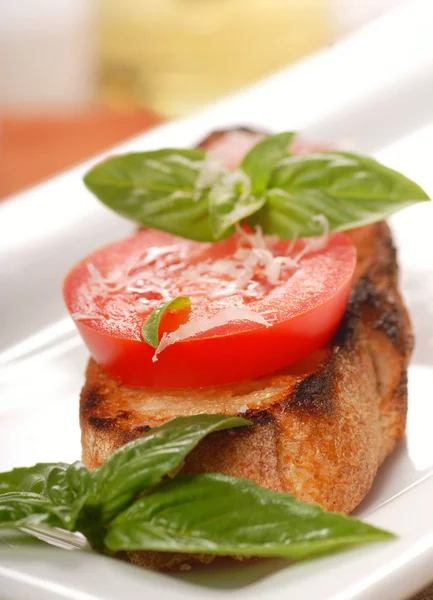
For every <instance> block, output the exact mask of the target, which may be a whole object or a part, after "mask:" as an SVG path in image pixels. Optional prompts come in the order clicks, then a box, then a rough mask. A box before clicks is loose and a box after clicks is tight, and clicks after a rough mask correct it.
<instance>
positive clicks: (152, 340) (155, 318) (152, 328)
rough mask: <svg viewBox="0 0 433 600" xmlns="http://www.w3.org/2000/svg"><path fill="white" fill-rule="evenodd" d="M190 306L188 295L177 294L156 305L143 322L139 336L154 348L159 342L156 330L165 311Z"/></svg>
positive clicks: (157, 330)
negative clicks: (171, 298)
mask: <svg viewBox="0 0 433 600" xmlns="http://www.w3.org/2000/svg"><path fill="white" fill-rule="evenodd" d="M187 308H191V300H190V299H189V298H188V296H177V297H176V298H174V299H173V300H169V301H168V302H166V303H165V304H162V305H161V306H158V308H156V309H155V310H154V311H153V312H152V314H151V315H149V317H148V318H147V319H146V320H145V322H144V323H143V327H142V329H141V336H142V338H143V340H144V341H145V342H147V343H148V344H149V345H150V346H152V347H153V348H156V347H157V346H158V343H159V339H158V332H159V325H160V323H161V319H162V317H163V316H164V314H165V313H166V312H167V311H173V310H184V309H187Z"/></svg>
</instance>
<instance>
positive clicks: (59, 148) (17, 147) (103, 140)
mask: <svg viewBox="0 0 433 600" xmlns="http://www.w3.org/2000/svg"><path fill="white" fill-rule="evenodd" d="M160 121H161V118H160V117H158V116H157V115H156V114H155V113H153V112H152V111H148V110H137V111H134V112H125V113H118V112H110V111H102V110H100V111H98V110H93V111H86V112H81V113H71V114H67V115H64V114H62V115H52V116H51V115H44V116H41V115H38V116H27V115H6V116H5V117H3V118H1V119H0V198H4V197H6V196H8V195H10V194H13V193H14V192H17V191H19V190H20V189H22V188H24V187H27V186H29V185H33V184H35V183H37V182H39V181H41V180H42V179H44V178H46V177H49V176H51V175H54V174H55V173H56V172H57V171H60V170H61V169H65V168H67V167H69V166H72V165H73V164H75V163H77V162H79V161H80V160H84V159H85V158H88V157H90V156H92V155H93V154H96V153H98V152H100V151H102V150H104V149H106V148H109V147H110V146H111V145H113V144H115V143H117V142H120V141H122V140H124V139H126V138H128V137H130V136H133V135H134V134H137V133H139V132H141V131H144V130H145V129H148V128H149V127H151V126H153V125H155V124H156V123H158V122H160Z"/></svg>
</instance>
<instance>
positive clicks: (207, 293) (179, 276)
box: [63, 230, 356, 388]
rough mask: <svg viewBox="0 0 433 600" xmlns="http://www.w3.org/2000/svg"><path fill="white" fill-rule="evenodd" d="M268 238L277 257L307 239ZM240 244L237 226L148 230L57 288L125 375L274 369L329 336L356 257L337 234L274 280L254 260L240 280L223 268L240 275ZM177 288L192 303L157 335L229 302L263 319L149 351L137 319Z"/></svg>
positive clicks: (201, 375)
mask: <svg viewBox="0 0 433 600" xmlns="http://www.w3.org/2000/svg"><path fill="white" fill-rule="evenodd" d="M262 242H263V238H262ZM265 243H266V251H268V253H269V252H271V253H272V255H273V256H280V257H281V256H287V255H289V256H290V257H296V256H297V255H298V257H299V253H300V252H301V251H302V250H303V248H304V246H305V241H304V240H298V241H297V242H296V243H294V244H293V243H291V242H287V241H281V240H276V239H274V238H271V237H269V238H268V239H267V240H265ZM307 243H308V242H307ZM239 248H241V253H242V251H243V252H244V254H248V250H249V246H248V243H245V241H244V236H239V234H236V235H235V236H233V237H232V238H230V239H228V240H224V241H222V242H218V243H216V244H207V243H200V242H194V241H191V240H186V239H183V238H178V237H176V236H172V235H169V234H166V233H162V232H157V231H153V230H145V231H140V232H139V233H137V234H136V235H134V236H133V237H130V238H128V239H125V240H122V241H120V242H116V243H113V244H110V245H109V246H106V247H105V248H102V249H100V250H97V251H96V252H94V253H93V254H91V255H90V256H88V257H87V258H86V259H84V260H83V261H81V262H80V263H79V264H77V265H76V266H75V267H74V268H73V269H72V270H71V271H70V272H69V274H68V275H67V277H66V279H65V282H64V288H63V292H64V297H65V302H66V305H67V307H68V310H69V311H70V313H71V314H72V316H73V317H74V319H75V323H76V326H77V328H78V331H79V332H80V334H81V336H82V337H83V340H84V342H85V343H86V345H87V347H88V348H89V350H90V353H91V354H92V356H93V358H94V359H95V360H96V362H97V363H99V364H100V365H101V367H102V368H103V369H104V370H105V371H107V372H108V373H109V374H110V375H111V376H113V377H115V378H117V379H118V380H120V381H121V382H122V383H124V384H127V385H132V386H151V387H161V388H185V387H201V386H209V385H219V384H225V383H232V382H235V381H242V380H245V379H250V378H253V377H257V376H260V375H264V374H266V373H270V372H272V371H274V370H276V369H279V368H282V367H285V366H287V365H290V364H293V363H295V362H297V361H300V360H302V359H304V358H305V357H307V356H308V355H310V354H311V353H312V352H314V351H315V350H317V349H319V348H321V347H323V346H325V345H326V344H327V343H329V341H330V339H331V338H332V336H333V334H334V333H335V331H336V329H337V327H338V325H339V323H340V320H341V317H342V315H343V312H344V310H345V306H346V303H347V299H348V296H349V293H350V289H351V283H352V277H353V273H354V269H355V264H356V250H355V248H354V246H353V244H352V243H351V241H350V240H349V238H348V237H347V236H346V235H344V234H341V233H337V234H333V235H331V236H330V237H329V239H328V242H327V244H326V247H325V248H322V249H320V250H316V251H311V252H307V253H305V254H304V256H303V257H302V258H300V259H299V258H298V263H297V265H295V266H293V265H291V264H290V261H288V262H289V264H287V265H285V266H283V267H282V268H281V272H280V279H279V281H278V282H277V283H275V282H273V283H270V279H271V278H270V277H267V276H266V277H265V276H264V275H263V269H261V270H260V269H259V267H257V266H253V268H252V271H251V272H247V273H246V275H247V277H246V278H245V279H244V281H242V282H240V281H239V280H238V281H237V283H236V281H235V279H234V275H233V273H231V274H227V273H226V270H227V265H231V266H232V267H233V265H237V267H236V266H235V267H234V268H235V275H236V277H237V276H238V272H239V273H240V276H241V277H242V276H243V275H245V273H244V267H243V266H242V265H243V264H244V263H245V260H246V261H247V262H248V260H249V259H248V260H247V259H245V260H244V259H240V260H238V259H237V262H235V263H234V262H233V260H234V259H233V256H235V257H236V256H237V254H236V252H238V253H239ZM245 248H246V249H245ZM242 249H243V250H242ZM268 256H269V254H268ZM227 261H229V262H227ZM260 264H263V263H260ZM101 278H102V279H101ZM181 295H182V296H189V297H190V298H191V310H190V311H189V312H188V311H186V312H185V311H178V312H172V313H168V314H166V315H165V317H164V318H163V320H162V323H161V327H160V331H159V337H160V338H161V336H162V334H163V333H164V332H170V331H174V330H176V329H177V327H178V326H179V325H181V324H182V323H184V322H185V320H186V319H188V322H191V321H194V320H196V319H200V318H211V317H212V316H214V315H216V314H218V313H220V312H221V311H222V310H225V309H228V308H233V307H238V308H239V307H243V308H247V309H249V310H251V311H254V313H257V314H258V315H261V316H262V317H264V318H265V319H266V320H267V322H268V326H264V325H262V324H260V323H257V322H255V321H252V320H234V321H229V322H226V323H224V324H223V325H219V326H218V327H213V328H211V329H207V330H206V331H202V332H200V333H198V334H196V335H194V336H193V337H190V338H188V339H183V340H181V341H177V342H176V343H173V344H172V345H169V346H167V347H166V348H164V349H163V350H162V351H161V352H160V353H159V354H158V355H157V360H156V361H154V360H152V359H153V358H154V355H155V349H154V348H153V347H151V346H150V345H148V344H147V343H146V342H144V341H143V339H142V338H141V328H142V325H143V322H144V321H145V320H146V319H147V317H148V316H149V314H150V313H151V312H152V311H153V310H154V309H155V308H157V307H158V306H160V305H161V304H162V303H164V302H166V301H167V300H170V299H172V298H174V297H176V296H181Z"/></svg>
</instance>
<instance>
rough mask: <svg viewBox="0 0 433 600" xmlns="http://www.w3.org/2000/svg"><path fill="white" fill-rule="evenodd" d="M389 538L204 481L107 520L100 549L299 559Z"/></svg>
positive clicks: (159, 490) (179, 481) (155, 494)
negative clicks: (109, 522)
mask: <svg viewBox="0 0 433 600" xmlns="http://www.w3.org/2000/svg"><path fill="white" fill-rule="evenodd" d="M393 537H394V536H393V535H392V534H390V533H388V532H386V531H383V530H381V529H377V528H376V527H373V526H371V525H368V524H366V523H362V522H361V521H358V520H357V519H352V518H349V517H345V516H343V515H340V514H336V513H327V512H325V511H324V510H323V509H322V508H320V507H319V506H317V505H312V504H306V503H304V502H299V501H297V500H296V499H295V498H294V497H293V496H291V495H289V494H283V493H279V492H273V491H271V490H267V489H265V488H262V487H259V486H258V485H257V484H256V483H254V482H253V481H250V480H247V479H238V478H235V477H229V476H227V475H220V474H203V475H186V476H183V477H177V478H176V479H174V480H173V481H167V482H163V483H162V484H160V485H159V486H158V487H156V488H155V489H154V490H153V491H152V493H151V494H149V495H146V496H144V497H142V498H139V499H138V500H136V501H135V502H134V503H133V504H132V505H131V506H130V507H129V508H128V509H127V510H125V511H124V512H122V513H120V514H119V515H118V516H117V517H116V518H115V519H114V521H113V522H112V523H111V525H110V528H109V531H108V533H107V535H106V536H105V540H104V541H105V544H106V545H107V546H108V548H110V550H112V551H120V550H156V551H164V552H167V551H169V552H192V553H206V554H219V555H242V556H283V557H285V558H290V559H302V558H307V557H309V556H312V555H317V554H325V553H328V552H331V551H333V550H338V549H341V548H344V547H345V546H352V545H354V544H362V543H366V542H373V541H379V540H387V539H392V538H393Z"/></svg>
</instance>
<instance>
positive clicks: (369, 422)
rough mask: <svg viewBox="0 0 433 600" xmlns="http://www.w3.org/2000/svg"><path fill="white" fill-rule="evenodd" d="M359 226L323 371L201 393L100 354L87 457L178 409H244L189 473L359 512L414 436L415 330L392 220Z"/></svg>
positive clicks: (142, 558) (137, 556) (88, 397)
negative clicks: (399, 444) (126, 377)
mask: <svg viewBox="0 0 433 600" xmlns="http://www.w3.org/2000/svg"><path fill="white" fill-rule="evenodd" d="M349 235H350V236H351V238H352V240H353V242H354V244H355V245H356V247H357V251H358V259H357V268H356V273H355V278H354V284H353V289H352V293H351V296H350V299H349V302H348V305H347V309H346V312H345V315H344V318H343V320H342V322H341V325H340V327H339V329H338V331H337V334H336V335H335V338H334V340H333V343H332V345H331V347H330V348H329V350H328V351H326V352H322V354H318V355H317V357H316V364H315V365H314V368H313V367H312V366H311V363H310V364H305V365H304V368H303V369H302V368H301V369H299V368H298V371H296V370H294V369H293V368H287V369H283V370H281V371H279V372H278V373H273V374H271V375H268V376H265V377H261V378H258V379H255V380H252V381H248V382H242V383H239V384H232V385H226V386H219V387H213V388H202V389H199V390H197V389H194V390H154V389H151V388H131V387H128V386H124V385H122V384H120V383H118V382H116V381H115V380H113V379H111V378H110V377H108V376H107V375H106V374H105V373H104V372H103V371H102V369H101V368H100V367H98V365H97V364H96V363H95V362H94V361H93V360H92V359H91V360H90V361H89V364H88V367H87V372H86V382H85V385H84V387H83V390H82V392H81V402H80V424H81V431H82V447H83V461H84V463H85V464H86V465H87V466H89V467H90V468H95V467H97V466H99V465H101V464H102V463H103V462H104V460H105V459H106V458H107V456H109V455H110V454H111V453H112V452H113V451H114V450H116V449H117V448H119V447H120V446H121V445H123V444H125V443H126V442H128V441H131V440H133V439H135V438H137V437H139V436H140V435H141V434H142V432H144V431H146V430H148V429H149V428H151V427H153V426H155V425H158V424H162V423H164V422H166V421H167V420H170V419H171V418H173V417H175V416H180V415H188V414H195V413H200V412H212V413H224V414H230V415H242V416H245V417H247V418H249V419H251V420H252V421H253V423H254V424H253V425H252V426H250V427H245V428H241V429H236V430H227V431H221V432H218V433H214V434H212V435H210V436H208V437H207V438H206V439H205V440H203V441H202V442H201V443H200V444H199V446H198V447H197V448H196V449H195V450H194V451H193V452H192V453H191V454H190V455H189V456H188V457H187V459H186V461H185V464H184V466H183V469H182V473H200V472H220V473H226V474H229V475H233V476H237V477H245V478H248V479H252V480H254V481H256V482H257V483H258V484H259V485H261V486H264V487H267V488H269V489H273V490H277V491H283V492H290V493H292V494H294V495H295V496H296V497H297V498H298V499H300V500H303V501H307V502H315V503H318V504H320V505H322V506H323V507H324V508H325V509H327V510H331V511H337V512H342V513H350V512H351V511H352V510H353V509H354V508H355V507H356V506H357V505H358V504H359V502H360V501H361V500H362V499H363V498H364V496H365V495H366V493H367V492H368V490H369V489H370V487H371V485H372V482H373V480H374V477H375V475H376V473H377V470H378V468H379V466H380V465H381V463H382V462H383V460H384V459H385V457H386V456H387V455H388V454H389V453H390V452H391V451H392V450H393V448H394V446H395V443H396V441H397V440H399V439H400V438H401V437H402V436H403V434H404V431H405V424H406V410H407V366H408V361H409V358H410V354H411V351H412V346H413V337H412V330H411V326H410V322H409V318H408V314H407V311H406V309H405V307H404V304H403V302H402V299H401V296H400V293H399V291H398V268H397V261H396V252H395V248H394V246H393V243H392V237H391V233H390V230H389V228H388V226H387V224H386V223H385V222H380V223H376V224H374V225H370V226H368V227H364V228H361V229H357V230H353V231H351V232H350V233H349ZM302 371H304V372H302ZM129 558H130V560H132V561H133V562H135V563H137V564H141V565H143V566H148V567H151V568H164V569H173V568H179V567H180V566H181V565H183V564H184V563H185V562H187V563H188V564H191V563H193V562H194V561H200V562H203V561H205V562H206V561H209V560H210V557H193V558H191V557H187V559H186V557H185V556H184V555H180V554H179V555H178V554H168V553H155V552H134V553H130V554H129Z"/></svg>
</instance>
